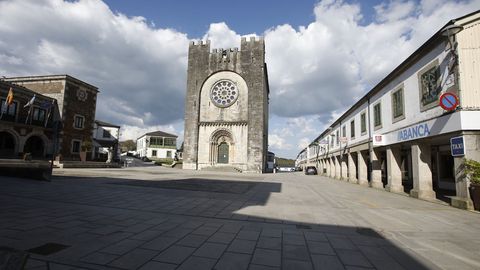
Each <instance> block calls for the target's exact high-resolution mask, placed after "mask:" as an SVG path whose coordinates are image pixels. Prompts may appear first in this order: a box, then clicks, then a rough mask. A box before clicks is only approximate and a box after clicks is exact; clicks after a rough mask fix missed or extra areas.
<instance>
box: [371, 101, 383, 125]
mask: <svg viewBox="0 0 480 270" xmlns="http://www.w3.org/2000/svg"><path fill="white" fill-rule="evenodd" d="M373 123H374V126H375V128H380V127H382V104H381V103H380V102H379V103H377V104H375V106H373Z"/></svg>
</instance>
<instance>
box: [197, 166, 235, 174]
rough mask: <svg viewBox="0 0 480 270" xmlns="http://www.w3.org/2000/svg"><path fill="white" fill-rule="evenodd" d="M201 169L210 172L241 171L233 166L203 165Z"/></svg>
mask: <svg viewBox="0 0 480 270" xmlns="http://www.w3.org/2000/svg"><path fill="white" fill-rule="evenodd" d="M202 171H211V172H234V173H241V172H242V170H241V169H239V168H236V167H233V166H211V167H205V168H203V169H202Z"/></svg>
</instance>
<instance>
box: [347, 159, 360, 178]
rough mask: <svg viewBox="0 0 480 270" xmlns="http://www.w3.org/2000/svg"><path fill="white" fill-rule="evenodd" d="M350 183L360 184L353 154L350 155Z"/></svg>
mask: <svg viewBox="0 0 480 270" xmlns="http://www.w3.org/2000/svg"><path fill="white" fill-rule="evenodd" d="M347 158H348V182H350V183H355V184H356V183H358V180H357V176H356V172H357V166H355V161H354V160H353V153H348V155H347Z"/></svg>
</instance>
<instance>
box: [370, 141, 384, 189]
mask: <svg viewBox="0 0 480 270" xmlns="http://www.w3.org/2000/svg"><path fill="white" fill-rule="evenodd" d="M378 158H379V152H378V150H375V149H372V151H370V161H371V162H372V173H371V176H370V177H371V178H372V179H371V181H370V186H371V187H373V188H379V189H383V183H382V162H381V160H379V159H378Z"/></svg>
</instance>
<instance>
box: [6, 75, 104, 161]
mask: <svg viewBox="0 0 480 270" xmlns="http://www.w3.org/2000/svg"><path fill="white" fill-rule="evenodd" d="M4 80H5V81H8V82H11V83H14V84H17V85H21V86H23V87H25V88H28V89H30V90H32V91H35V92H36V93H40V94H42V95H45V96H48V97H51V98H55V99H56V100H57V103H58V107H59V111H60V117H61V120H62V124H63V127H62V131H61V132H60V139H59V151H58V153H59V154H60V156H61V158H62V159H64V160H79V159H80V151H81V150H82V145H88V146H91V145H92V130H93V125H94V121H95V109H96V104H97V93H98V89H97V87H95V86H93V85H90V84H88V83H86V82H83V81H81V80H79V79H76V78H73V77H71V76H69V75H48V76H28V77H12V78H6V79H4Z"/></svg>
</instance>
